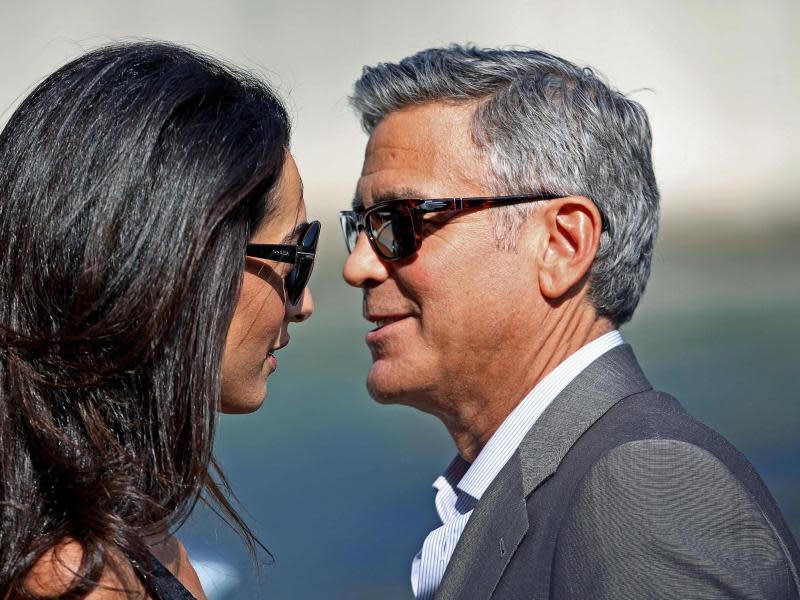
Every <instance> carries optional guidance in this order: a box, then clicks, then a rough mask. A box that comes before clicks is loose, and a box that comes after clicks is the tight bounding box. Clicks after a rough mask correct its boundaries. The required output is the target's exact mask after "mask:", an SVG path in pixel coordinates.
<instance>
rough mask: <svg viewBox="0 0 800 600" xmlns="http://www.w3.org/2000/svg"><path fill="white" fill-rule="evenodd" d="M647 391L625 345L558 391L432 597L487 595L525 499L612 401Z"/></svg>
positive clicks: (517, 535) (511, 547) (517, 537)
mask: <svg viewBox="0 0 800 600" xmlns="http://www.w3.org/2000/svg"><path fill="white" fill-rule="evenodd" d="M649 389H651V386H650V383H649V382H648V381H647V378H646V377H645V376H644V373H642V370H641V368H640V367H639V364H638V363H637V362H636V358H635V357H634V355H633V351H632V350H631V348H630V346H628V345H627V344H625V345H623V346H618V347H617V348H614V349H612V350H609V351H608V352H606V353H605V354H604V355H602V356H601V357H600V358H598V359H597V360H596V361H594V362H593V363H592V364H591V365H589V366H588V367H587V368H586V369H584V370H583V371H582V372H581V373H580V374H579V375H578V376H577V377H576V378H575V379H574V380H573V381H572V382H571V383H570V384H569V385H568V386H567V387H566V388H564V390H563V391H562V392H561V393H560V394H559V395H558V396H557V397H556V399H555V400H554V401H553V402H552V403H551V404H550V406H549V407H548V408H547V409H546V410H545V411H544V413H542V415H541V416H540V417H539V419H538V420H537V421H536V423H534V425H533V426H532V427H531V429H530V431H528V433H527V434H526V436H525V438H524V439H523V441H522V443H521V444H520V446H519V449H518V450H517V452H515V453H514V454H513V455H512V457H511V458H510V459H509V461H508V462H507V463H506V465H505V466H504V467H503V469H502V470H501V471H500V473H499V474H498V475H497V477H496V478H495V479H494V481H493V482H492V484H491V485H490V486H489V488H488V489H487V490H486V493H485V494H484V495H483V497H482V498H481V500H480V502H479V503H478V506H477V507H476V508H475V511H474V512H473V513H472V516H471V517H470V519H469V522H468V523H467V526H466V527H465V528H464V532H463V533H462V534H461V539H460V540H459V542H458V545H457V546H456V549H455V551H454V553H453V557H452V558H451V559H450V563H449V564H448V566H447V570H446V571H445V574H444V577H443V579H442V583H441V584H440V586H439V589H438V591H437V593H436V600H444V599H450V598H475V599H478V598H481V599H483V598H489V597H490V596H491V594H492V592H493V591H494V589H495V587H496V586H497V583H498V581H499V580H500V577H501V576H502V574H503V571H504V570H505V568H506V566H507V565H508V563H509V561H510V560H511V557H512V556H513V554H514V552H515V551H516V549H517V546H519V543H520V542H521V541H522V538H523V537H524V536H525V534H526V533H527V531H528V511H527V506H526V498H527V497H528V496H529V495H530V494H531V493H532V492H533V490H535V489H536V488H537V487H538V486H539V484H541V483H542V482H543V481H544V480H545V479H546V478H547V477H549V476H550V475H551V474H553V473H554V472H555V470H556V469H557V468H558V465H559V464H560V463H561V460H562V459H563V458H564V456H565V455H566V453H567V452H568V451H569V449H570V448H571V447H572V445H573V444H574V443H575V442H576V441H577V440H578V438H579V437H580V436H581V435H582V434H583V432H584V431H586V430H587V429H588V428H589V427H590V426H591V425H592V424H593V423H594V422H595V421H597V419H599V418H600V417H601V416H603V414H605V413H606V411H608V410H609V409H610V408H611V407H612V406H613V405H614V404H616V402H618V401H619V400H621V399H623V398H625V397H627V396H630V395H632V394H636V393H638V392H643V391H645V390H649Z"/></svg>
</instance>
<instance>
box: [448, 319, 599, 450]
mask: <svg viewBox="0 0 800 600" xmlns="http://www.w3.org/2000/svg"><path fill="white" fill-rule="evenodd" d="M578 312H582V311H578ZM613 329H614V326H613V325H612V324H611V323H610V322H609V321H608V320H607V319H604V318H597V317H596V316H595V315H594V312H593V311H592V312H591V314H588V313H583V314H578V313H575V314H573V318H572V319H562V320H560V321H559V322H558V323H556V324H555V325H554V326H552V327H551V328H550V329H549V330H547V333H546V335H543V336H542V337H540V338H539V340H538V343H537V340H531V342H532V343H531V345H530V347H529V348H526V349H524V350H523V349H520V353H519V358H520V360H519V361H518V363H517V364H515V365H514V366H515V371H514V375H515V377H512V378H510V381H495V382H492V381H487V385H486V386H485V388H484V389H483V390H480V392H479V393H474V392H477V390H473V393H472V394H470V401H469V402H462V404H461V406H463V408H464V410H463V411H460V412H459V414H457V415H447V416H443V415H439V416H440V418H441V419H442V421H443V423H444V424H445V426H446V427H447V429H448V432H449V433H450V436H451V437H452V438H453V441H454V442H455V444H456V448H457V449H458V453H459V454H460V455H461V457H462V458H463V459H464V460H466V461H467V462H470V463H472V462H474V460H475V459H476V458H477V456H478V454H480V452H481V450H482V449H483V447H484V446H485V445H486V443H487V442H488V441H489V439H490V438H491V437H492V435H493V434H494V433H495V431H497V429H498V427H500V425H501V424H502V423H503V421H505V419H506V418H507V417H508V415H509V414H510V413H511V411H513V410H514V409H515V408H516V407H517V406H518V405H519V403H520V402H521V401H522V399H523V398H524V397H525V396H526V395H527V394H528V392H530V391H531V390H532V389H533V388H534V387H536V385H537V384H538V383H539V382H540V381H541V380H542V379H543V378H544V377H546V376H547V374H548V373H550V372H551V371H552V370H553V369H555V368H556V367H557V366H558V365H560V364H561V363H562V362H564V360H565V359H566V358H568V357H569V356H571V355H572V354H574V353H575V352H577V351H578V350H580V349H581V348H582V347H583V346H585V345H586V344H588V343H590V342H592V341H593V340H595V339H597V338H599V337H600V336H602V335H604V334H606V333H608V332H610V331H612V330H613Z"/></svg>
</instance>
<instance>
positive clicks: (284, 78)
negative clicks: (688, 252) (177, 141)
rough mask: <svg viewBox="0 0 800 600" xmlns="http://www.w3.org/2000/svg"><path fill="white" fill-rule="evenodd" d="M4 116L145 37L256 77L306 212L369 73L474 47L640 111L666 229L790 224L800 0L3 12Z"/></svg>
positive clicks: (351, 173)
mask: <svg viewBox="0 0 800 600" xmlns="http://www.w3.org/2000/svg"><path fill="white" fill-rule="evenodd" d="M2 9H3V19H2V21H0V75H2V77H0V122H5V120H6V119H7V118H8V116H9V115H10V111H11V110H13V107H14V106H15V105H16V103H17V102H18V101H19V100H20V99H21V98H22V97H24V96H25V94H26V93H27V92H29V91H30V90H31V89H32V87H33V86H34V85H35V84H36V82H38V81H40V80H41V79H42V78H43V77H45V76H46V75H47V74H48V73H50V72H52V71H53V70H55V69H56V68H58V67H59V66H60V65H62V64H63V63H65V62H66V61H68V60H70V59H71V58H74V57H75V56H77V55H79V54H80V53H82V52H83V51H85V50H88V49H91V48H94V47H96V46H98V45H101V44H104V43H108V42H111V41H115V40H119V39H123V38H126V39H131V38H134V39H135V38H157V39H166V40H170V41H173V42H178V43H182V44H186V45H189V46H191V47H193V48H196V49H201V50H204V51H206V52H209V53H211V54H214V55H216V56H218V57H221V58H223V59H225V60H228V61H230V62H232V63H235V64H237V65H240V66H243V67H245V68H248V69H251V70H253V71H255V72H256V73H258V74H259V75H261V76H263V77H265V78H266V79H268V80H269V81H270V82H271V83H272V84H273V86H275V87H276V88H277V89H278V91H279V93H280V94H281V95H282V97H283V98H285V99H286V101H287V104H288V107H289V109H290V112H291V114H292V118H293V121H294V138H293V143H292V150H293V153H294V155H295V157H296V159H297V161H298V164H299V166H300V170H301V173H302V176H303V179H304V182H305V189H306V198H307V202H308V205H309V209H310V210H311V211H312V212H313V211H314V210H316V211H318V212H321V213H332V212H333V211H334V210H335V209H338V208H344V207H346V206H347V205H348V204H349V202H350V199H351V197H352V193H353V189H354V186H355V182H356V180H357V178H358V173H359V170H360V167H361V159H362V157H363V151H364V145H365V143H366V136H365V135H364V134H363V132H362V131H361V130H360V128H359V125H358V121H357V119H356V117H355V115H354V114H353V112H352V110H351V109H350V108H349V106H348V103H347V96H348V94H349V92H350V90H351V87H352V83H353V81H354V80H355V79H356V78H357V77H358V76H359V74H360V72H361V68H362V66H363V65H365V64H374V63H376V62H380V61H391V60H399V59H401V58H402V57H404V56H406V55H408V54H411V53H413V52H416V51H417V50H420V49H423V48H427V47H432V46H442V45H447V44H449V43H452V42H461V43H465V42H472V43H475V44H477V45H480V46H524V47H533V48H537V49H543V50H547V51H549V52H553V53H556V54H559V55H561V56H563V57H565V58H567V59H570V60H572V61H574V62H576V63H578V64H580V65H589V66H592V67H593V68H595V69H596V70H597V71H599V72H600V73H601V74H603V75H604V76H605V77H606V78H607V79H608V80H609V81H610V82H611V84H612V85H613V86H614V87H616V88H618V89H620V90H621V91H623V92H625V93H628V94H629V95H631V96H632V97H633V98H634V99H636V100H637V101H639V102H640V103H642V104H643V105H644V106H645V108H646V109H647V111H648V113H649V115H650V118H651V123H652V127H653V136H654V148H653V153H654V160H655V168H656V175H657V178H658V181H659V185H660V188H661V193H662V211H663V216H664V218H665V219H666V220H670V219H674V220H680V221H683V222H687V221H694V220H699V221H703V222H711V223H714V222H717V221H726V222H733V223H737V224H738V225H740V226H744V227H747V228H755V229H758V228H760V227H765V226H767V225H770V224H773V223H778V224H780V223H785V222H786V220H787V219H789V220H790V221H797V222H798V223H800V208H799V206H800V203H798V202H797V201H798V200H800V197H799V196H800V194H798V191H800V144H799V143H798V138H800V111H798V104H799V102H798V99H800V41H799V40H800V36H798V35H797V31H800V2H797V1H796V0H785V1H782V0H766V1H760V2H748V1H737V0H719V1H712V0H707V1H701V0H694V1H685V0H678V1H671V2H665V1H652V0H638V1H632V0H629V1H622V0H619V1H586V0H579V1H573V2H556V1H527V2H523V1H519V0H507V1H502V0H501V1H493V2H488V1H486V0H482V1H477V0H458V1H455V0H442V1H439V2H424V1H419V0H407V1H405V2H402V3H398V2H385V1H382V0H373V1H371V2H367V1H361V0H339V1H335V2H334V1H330V2H326V1H303V0H297V1H294V2H272V1H263V0H262V1H254V0H228V1H225V2H221V1H220V2H209V1H205V0H192V1H183V0H181V1H167V0H161V1H153V0H141V1H138V2H122V1H118V0H88V1H83V2H80V3H77V2H69V3H68V2H62V1H36V0H33V1H29V2H24V3H23V2H15V3H12V2H6V1H5V0H4V1H3V6H2Z"/></svg>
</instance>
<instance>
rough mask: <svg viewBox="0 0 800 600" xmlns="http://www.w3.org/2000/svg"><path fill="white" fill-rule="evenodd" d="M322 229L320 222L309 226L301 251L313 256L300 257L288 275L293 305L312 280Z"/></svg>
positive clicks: (287, 292) (290, 298)
mask: <svg viewBox="0 0 800 600" xmlns="http://www.w3.org/2000/svg"><path fill="white" fill-rule="evenodd" d="M321 228H322V226H321V225H320V223H319V221H314V222H313V223H311V224H310V225H309V226H308V229H307V230H306V232H305V234H303V239H302V240H301V241H300V248H299V250H300V251H301V252H307V253H311V254H312V256H303V255H300V256H298V257H297V263H296V264H295V265H294V267H292V270H291V271H289V273H288V274H287V275H286V294H287V296H288V297H289V302H290V303H292V304H297V301H298V300H299V299H300V296H302V295H303V290H305V289H306V286H307V285H308V280H309V279H311V271H313V270H314V259H315V258H316V257H315V256H314V254H315V253H316V251H317V243H318V242H319V232H320V229H321Z"/></svg>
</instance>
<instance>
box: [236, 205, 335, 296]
mask: <svg viewBox="0 0 800 600" xmlns="http://www.w3.org/2000/svg"><path fill="white" fill-rule="evenodd" d="M321 229H322V225H321V224H320V222H319V221H312V222H311V223H309V224H308V225H306V226H305V228H303V230H302V231H301V232H300V242H299V243H298V244H247V250H246V251H245V253H246V254H247V256H252V257H254V258H263V259H264V260H277V261H279V262H284V263H289V264H290V265H294V266H293V267H292V268H291V270H290V271H289V272H288V273H287V274H286V279H285V280H284V285H285V287H286V297H287V298H288V300H289V303H290V304H292V305H294V304H297V301H298V300H300V297H301V296H302V295H303V290H304V289H306V285H307V284H308V280H309V278H310V277H311V271H312V270H313V269H314V258H315V257H316V254H317V242H319V232H320V230H321Z"/></svg>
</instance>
